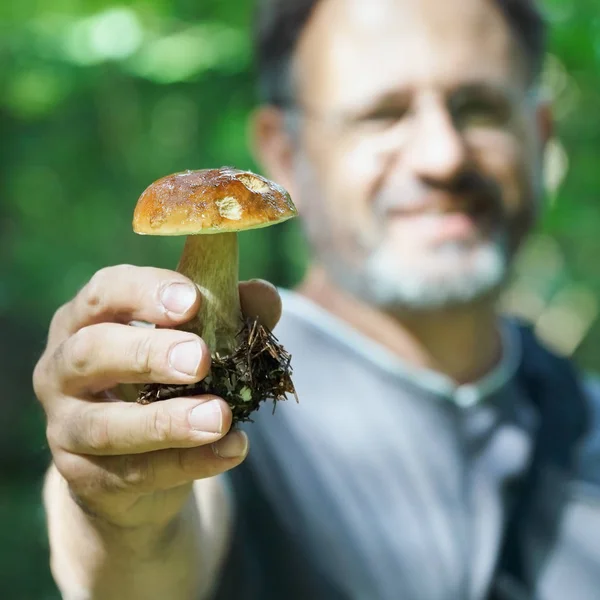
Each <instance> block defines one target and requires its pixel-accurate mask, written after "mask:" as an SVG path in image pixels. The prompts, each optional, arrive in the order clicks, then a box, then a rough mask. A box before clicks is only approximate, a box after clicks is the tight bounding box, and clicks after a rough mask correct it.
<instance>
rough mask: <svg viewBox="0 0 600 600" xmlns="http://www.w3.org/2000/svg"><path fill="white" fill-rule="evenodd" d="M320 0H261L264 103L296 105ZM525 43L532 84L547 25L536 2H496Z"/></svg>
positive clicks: (258, 34) (258, 24) (258, 30)
mask: <svg viewBox="0 0 600 600" xmlns="http://www.w3.org/2000/svg"><path fill="white" fill-rule="evenodd" d="M319 1H320V0H259V2H258V10H257V12H256V20H255V46H256V61H257V68H258V82H259V91H260V95H261V100H262V101H263V102H266V103H268V104H274V105H278V106H285V105H287V104H289V103H293V100H294V98H293V94H294V90H293V76H292V71H293V68H292V67H293V64H292V63H293V58H294V52H295V49H296V46H297V44H298V40H299V38H300V36H301V34H302V31H303V30H304V27H305V26H306V24H307V23H308V20H309V19H310V16H311V15H312V13H313V11H314V10H315V8H316V6H317V4H318V3H319ZM494 2H496V4H497V5H498V6H499V8H500V9H501V10H502V13H503V14H504V16H505V18H506V20H507V22H508V24H509V26H510V28H511V30H512V31H513V33H514V35H515V38H516V40H517V41H518V42H519V43H520V44H521V46H522V48H523V50H524V52H525V55H526V58H527V61H528V64H527V67H528V70H529V75H530V79H531V81H532V82H533V81H535V80H536V79H537V77H538V75H539V73H540V71H541V68H542V63H543V60H544V54H545V50H546V23H545V22H544V19H543V18H542V15H541V13H540V11H539V10H538V8H537V6H536V5H535V0H494Z"/></svg>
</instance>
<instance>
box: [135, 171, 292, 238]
mask: <svg viewBox="0 0 600 600" xmlns="http://www.w3.org/2000/svg"><path fill="white" fill-rule="evenodd" d="M296 215H297V212H296V207H295V206H294V204H293V202H292V200H291V198H290V196H289V194H288V193H287V192H286V191H285V190H284V189H283V188H282V187H281V186H279V185H277V184H276V183H274V182H272V181H269V180H268V179H265V178H264V177H261V176H260V175H256V174H254V173H251V172H250V171H239V170H237V169H232V168H229V167H223V168H221V169H206V170H202V171H184V172H183V173H175V174H174V175H168V176H167V177H163V178H162V179H159V180H158V181H155V182H154V183H153V184H151V185H150V186H149V187H148V188H147V189H146V190H145V191H144V193H143V194H142V195H141V196H140V199H139V200H138V203H137V206H136V207H135V211H134V215H133V230H134V231H135V232H136V233H140V234H144V235H193V234H199V233H225V232H230V231H243V230H246V229H255V228H258V227H266V226H268V225H274V224H275V223H280V222H281V221H285V220H287V219H290V218H292V217H295V216H296Z"/></svg>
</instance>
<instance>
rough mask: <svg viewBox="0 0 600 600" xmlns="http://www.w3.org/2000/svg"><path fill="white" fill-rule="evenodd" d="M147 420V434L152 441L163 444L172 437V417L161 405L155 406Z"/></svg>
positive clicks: (173, 427) (173, 428)
mask: <svg viewBox="0 0 600 600" xmlns="http://www.w3.org/2000/svg"><path fill="white" fill-rule="evenodd" d="M148 420H149V423H148V436H149V438H150V439H151V440H152V441H153V442H157V443H160V444H165V443H167V442H169V441H170V440H172V439H173V434H174V430H175V426H174V422H173V417H172V416H171V415H170V414H169V412H168V411H167V410H166V409H165V408H164V407H163V406H157V407H156V410H155V411H154V412H153V413H152V414H151V415H150V416H149V418H148Z"/></svg>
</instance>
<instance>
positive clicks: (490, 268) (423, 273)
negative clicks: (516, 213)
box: [320, 236, 510, 311]
mask: <svg viewBox="0 0 600 600" xmlns="http://www.w3.org/2000/svg"><path fill="white" fill-rule="evenodd" d="M497 237H498V239H496V240H490V241H488V242H484V243H483V244H482V245H480V246H479V247H477V248H472V247H471V248H469V249H468V250H467V249H465V248H464V247H463V246H461V245H460V244H445V245H444V246H441V247H438V248H436V249H435V250H433V251H432V253H431V255H430V257H428V258H429V260H428V261H426V262H427V263H429V264H425V263H424V262H423V261H418V262H419V264H410V263H408V262H407V261H403V260H402V257H398V256H391V255H390V253H389V252H387V253H386V252H384V251H383V250H382V249H377V250H375V251H374V252H373V253H372V254H371V255H370V256H369V258H368V259H367V260H366V261H365V262H364V263H363V265H362V266H361V267H357V266H350V265H342V264H340V262H339V261H336V260H335V258H334V257H333V256H332V255H329V256H328V257H320V258H321V260H322V262H323V264H324V266H325V268H326V270H327V271H328V272H329V275H330V277H332V279H333V280H334V281H335V282H336V283H337V285H339V286H340V287H341V288H342V289H345V290H346V291H348V292H350V293H352V294H353V295H354V296H356V297H357V298H360V299H361V300H363V301H365V302H367V303H369V304H371V305H374V306H377V307H379V308H382V309H385V310H391V311H423V310H425V311H427V310H439V309H445V308H452V307H456V306H462V305H468V304H470V303H473V302H476V301H477V300H480V299H482V298H485V297H488V296H491V295H494V294H495V293H496V292H497V291H498V290H499V289H500V288H501V287H502V286H503V284H504V282H505V281H506V278H507V276H508V271H509V263H510V259H509V252H508V250H507V247H508V244H507V243H506V242H505V240H504V239H503V238H504V237H506V236H497Z"/></svg>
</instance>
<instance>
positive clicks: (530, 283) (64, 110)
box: [0, 0, 600, 600]
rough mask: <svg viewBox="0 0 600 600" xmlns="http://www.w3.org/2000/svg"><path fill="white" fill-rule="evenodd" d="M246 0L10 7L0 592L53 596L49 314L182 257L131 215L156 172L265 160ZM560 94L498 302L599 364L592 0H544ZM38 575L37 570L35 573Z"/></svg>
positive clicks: (2, 85)
mask: <svg viewBox="0 0 600 600" xmlns="http://www.w3.org/2000/svg"><path fill="white" fill-rule="evenodd" d="M252 4H253V3H252V2H251V0H239V1H236V2H223V1H222V0H195V1H194V2H192V1H191V0H134V1H133V2H129V3H126V4H125V3H124V4H122V5H118V4H115V3H113V2H109V1H107V0H86V1H85V2H81V0H36V1H35V2H33V1H31V0H20V1H19V2H8V3H6V2H5V3H0V131H1V132H2V138H3V139H2V145H1V146H0V194H1V198H2V200H1V202H0V274H1V275H0V377H2V381H3V382H4V386H3V394H2V399H1V403H2V408H3V417H4V418H3V419H2V420H1V421H0V472H1V473H2V476H3V482H2V488H1V490H2V491H1V493H0V527H1V530H2V540H3V544H2V546H1V547H0V565H2V566H1V567H0V596H1V597H2V598H4V599H6V600H29V599H34V598H35V599H36V600H40V599H51V598H58V595H57V593H56V591H55V590H54V588H53V586H52V584H51V580H50V576H49V572H48V568H47V554H46V553H47V549H46V542H45V534H44V530H43V521H42V519H43V516H42V510H41V506H40V499H39V489H40V485H41V477H42V474H43V471H44V468H45V466H46V462H47V452H46V448H45V445H44V432H43V419H42V415H41V414H40V411H39V409H38V407H37V406H36V404H35V402H34V400H33V393H32V390H31V385H30V377H31V369H32V367H33V364H34V362H35V359H36V357H37V355H38V354H39V353H40V352H41V350H42V348H43V344H44V335H45V330H46V329H47V325H48V321H49V319H50V317H51V315H52V313H53V312H54V310H55V309H56V308H57V307H58V306H59V305H60V304H61V303H63V302H64V301H66V300H67V299H68V298H70V297H71V296H72V295H73V294H74V293H75V292H76V291H77V289H78V288H79V287H80V286H81V285H82V284H83V283H84V282H85V281H86V280H87V279H88V278H89V277H90V275H91V274H92V273H93V272H94V271H95V270H97V269H99V268H101V267H102V266H105V265H108V264H113V263H120V262H129V263H134V264H140V265H141V264H151V265H155V266H161V267H172V266H173V265H174V264H175V263H176V260H177V255H178V252H179V248H180V242H179V241H177V240H173V239H156V238H142V237H137V236H135V235H134V234H133V233H132V232H131V226H130V222H131V214H132V210H133V206H134V203H135V201H136V199H137V197H138V196H139V194H140V193H141V191H142V190H143V189H144V188H145V187H146V185H148V184H149V183H150V182H151V181H153V180H155V179H157V178H158V177H160V176H162V175H164V174H167V173H170V172H174V171H179V170H184V169H187V168H203V167H208V166H219V165H223V164H232V165H235V166H239V167H242V168H256V165H254V164H253V162H252V160H251V157H250V155H249V153H248V150H247V146H246V139H245V138H246V119H247V116H248V113H249V111H250V110H251V108H252V106H253V103H254V78H253V70H252V60H251V50H250V41H249V32H250V19H251V13H252ZM545 5H546V8H547V14H548V18H549V20H550V23H551V25H552V37H551V53H550V56H549V57H548V68H547V70H546V75H545V78H544V83H545V86H546V87H547V88H548V89H549V90H550V92H551V93H552V95H553V97H554V101H555V113H556V119H557V134H558V135H557V140H556V142H555V143H554V144H553V145H552V147H551V150H550V151H549V153H548V160H547V172H546V177H545V181H546V185H547V188H548V206H547V211H546V215H545V218H544V222H543V224H542V226H541V228H540V233H539V235H538V236H536V237H535V238H534V239H533V240H532V243H531V244H530V246H529V248H528V249H527V250H526V251H525V252H524V255H523V259H522V263H521V265H520V267H519V269H517V273H516V278H515V284H514V286H513V287H512V288H511V292H510V293H509V294H507V297H506V298H505V306H507V307H508V308H509V309H510V310H513V311H515V312H519V313H521V314H523V315H524V316H526V317H527V318H530V319H532V320H533V321H535V322H536V325H537V328H538V331H539V332H540V334H541V335H542V336H543V337H545V338H546V339H548V340H549V341H550V343H553V344H554V345H555V346H556V347H557V348H558V349H560V350H561V351H564V352H569V353H570V352H574V353H575V356H576V358H577V359H578V361H579V362H580V363H581V364H582V365H584V366H585V367H588V368H598V367H600V354H599V352H600V350H599V348H600V323H598V321H597V320H596V313H597V299H598V298H600V261H599V260H597V258H596V257H597V256H599V255H600V236H598V235H597V233H596V231H597V228H598V226H599V224H600V202H598V199H597V194H598V191H599V190H600V169H599V168H598V167H597V165H596V162H597V155H598V153H599V151H600V112H598V110H597V106H598V104H599V101H600V96H599V94H600V92H599V91H598V90H600V19H599V18H598V10H597V0H577V2H574V1H570V2H567V1H565V0H547V1H546V2H545ZM241 238H242V239H241V245H242V266H241V269H242V277H244V278H245V277H254V276H261V277H267V278H269V279H271V280H273V281H274V282H276V283H278V284H280V285H292V284H293V283H294V282H296V281H297V280H298V278H299V277H300V275H301V273H302V269H303V265H304V262H305V256H306V250H305V248H304V245H303V243H302V241H301V236H300V234H299V230H298V224H297V223H290V224H288V225H286V226H283V227H278V228H270V229H267V230H262V231H258V232H252V233H247V234H244V235H242V236H241ZM34 573H35V576H32V574H34Z"/></svg>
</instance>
